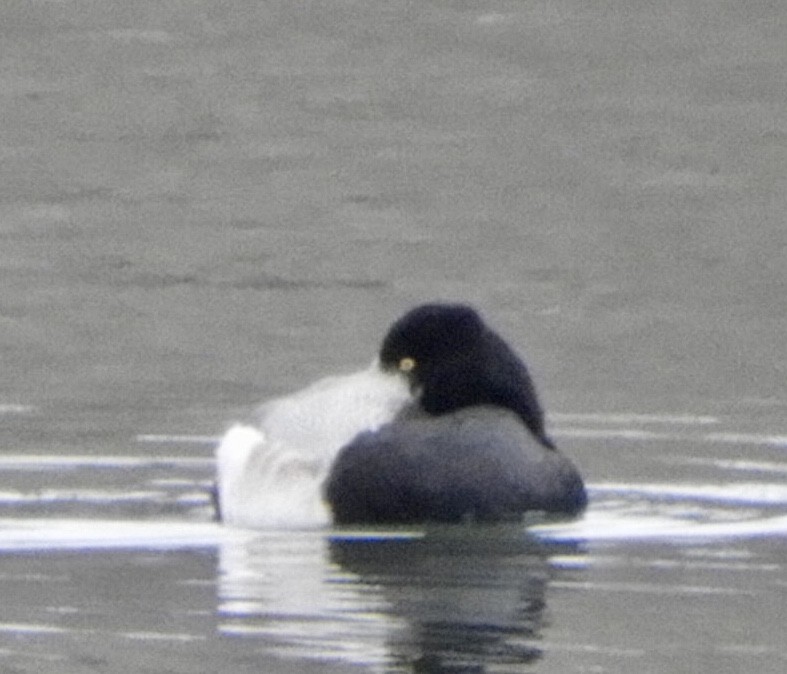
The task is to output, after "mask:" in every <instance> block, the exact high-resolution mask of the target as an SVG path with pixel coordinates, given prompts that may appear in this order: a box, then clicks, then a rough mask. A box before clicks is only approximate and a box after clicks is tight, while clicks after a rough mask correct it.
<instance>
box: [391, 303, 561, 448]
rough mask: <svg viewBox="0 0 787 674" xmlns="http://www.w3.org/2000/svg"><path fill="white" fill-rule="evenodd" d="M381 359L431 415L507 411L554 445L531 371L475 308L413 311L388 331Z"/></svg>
mask: <svg viewBox="0 0 787 674" xmlns="http://www.w3.org/2000/svg"><path fill="white" fill-rule="evenodd" d="M380 361H381V364H382V366H383V367H385V368H387V369H399V370H401V371H403V372H405V373H406V374H407V376H408V377H409V378H410V381H411V383H412V385H413V386H414V388H416V389H418V390H420V393H421V396H420V402H421V406H422V407H423V408H424V410H426V412H428V413H430V414H434V415H439V414H445V413H448V412H452V411H454V410H457V409H461V408H462V407H469V406H471V405H497V406H500V407H506V408H508V409H511V410H513V411H514V412H516V413H517V414H518V415H519V416H520V417H521V419H522V421H524V423H525V425H526V426H527V427H528V428H529V429H530V430H531V431H532V433H533V435H535V436H536V438H538V439H539V441H540V442H541V443H542V444H544V445H545V446H547V447H553V446H554V445H553V444H552V441H551V440H550V439H549V437H548V436H547V435H546V433H545V431H544V414H543V412H542V410H541V406H540V405H539V403H538V397H537V395H536V391H535V387H534V386H533V382H532V380H531V379H530V375H529V373H528V371H527V367H526V366H525V364H524V363H523V362H522V361H521V360H520V358H519V357H518V356H517V355H516V354H515V353H514V351H513V350H512V349H511V347H509V346H508V344H506V342H505V341H503V339H502V338H501V337H500V336H499V335H497V333H495V332H493V331H492V330H490V329H489V328H488V327H487V326H486V325H485V324H484V322H483V320H482V319H481V317H480V316H479V315H478V313H477V312H476V311H475V310H474V309H473V308H472V307H469V306H467V305H464V304H424V305H422V306H419V307H416V308H415V309H412V310H411V311H409V312H408V313H406V314H405V315H404V316H402V317H401V318H400V319H399V320H398V321H396V322H395V323H394V324H393V325H392V326H391V328H390V329H389V331H388V334H387V335H386V336H385V339H384V340H383V344H382V348H381V349H380Z"/></svg>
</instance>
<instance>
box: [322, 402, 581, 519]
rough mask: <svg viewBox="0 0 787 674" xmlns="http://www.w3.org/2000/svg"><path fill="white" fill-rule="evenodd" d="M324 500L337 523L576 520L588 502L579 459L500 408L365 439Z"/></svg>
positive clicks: (338, 464) (339, 467)
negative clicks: (543, 515)
mask: <svg viewBox="0 0 787 674" xmlns="http://www.w3.org/2000/svg"><path fill="white" fill-rule="evenodd" d="M325 495H326V498H327V500H328V503H329V504H330V506H331V509H332V510H333V516H334V520H335V522H336V523H337V524H352V523H367V524H369V523H380V524H383V523H414V522H424V521H435V522H460V521H464V520H478V521H504V520H511V519H516V518H518V517H520V516H521V515H522V514H523V513H525V512H527V511H535V510H542V511H546V512H551V513H565V514H567V515H574V514H577V513H579V512H580V511H581V510H582V509H583V508H584V507H585V505H586V503H587V497H586V494H585V489H584V485H583V482H582V478H581V477H580V475H579V473H578V471H577V470H576V468H575V467H574V465H573V464H572V463H571V461H569V460H568V459H567V458H566V457H565V456H563V454H561V453H560V452H559V451H557V450H555V449H550V448H547V447H545V446H544V445H543V444H542V443H540V442H539V441H538V440H536V438H535V437H534V436H533V434H532V433H531V432H530V431H529V430H528V429H527V428H526V427H525V426H524V424H523V423H522V421H521V419H520V418H519V417H518V416H517V415H516V414H515V413H514V412H512V411H510V410H507V409H503V408H499V407H492V406H473V407H468V408H464V409H461V410H458V411H456V412H453V413H451V414H447V415H442V416H437V417H435V416H429V415H427V414H417V415H414V416H409V417H408V416H406V417H403V418H401V419H397V420H396V421H394V422H392V423H390V424H387V425H386V426H383V427H382V428H381V429H380V430H378V431H376V432H367V433H362V434H360V435H359V436H358V437H356V438H355V439H354V440H353V441H352V442H351V443H350V444H349V445H347V446H346V447H345V448H343V449H342V450H341V452H340V453H339V456H338V457H337V459H336V461H335V462H334V465H333V467H332V469H331V472H330V475H329V477H328V480H327V482H326V488H325Z"/></svg>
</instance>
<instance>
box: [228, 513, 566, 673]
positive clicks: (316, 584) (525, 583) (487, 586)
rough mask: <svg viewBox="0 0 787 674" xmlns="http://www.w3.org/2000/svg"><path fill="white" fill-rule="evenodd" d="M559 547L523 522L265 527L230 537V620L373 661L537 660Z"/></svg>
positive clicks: (312, 653) (316, 649)
mask: <svg viewBox="0 0 787 674" xmlns="http://www.w3.org/2000/svg"><path fill="white" fill-rule="evenodd" d="M554 552H555V548H554V547H547V546H545V545H544V544H542V543H539V542H537V541H534V540H532V539H530V538H529V537H527V536H526V535H525V534H523V532H522V529H521V528H516V529H514V528H489V527H478V528H468V527H449V528H442V529H439V530H436V531H430V532H427V533H426V534H424V533H423V532H421V533H420V534H417V535H416V534H403V535H397V536H391V535H390V534H386V535H380V536H375V537H373V538H372V537H369V536H337V537H333V538H330V539H327V540H326V538H325V537H324V536H323V535H320V534H317V533H310V534H307V533H303V534H295V535H293V534H291V533H289V534H275V535H273V534H265V535H259V536H255V537H253V538H249V539H247V540H242V541H236V542H233V543H228V544H226V545H225V546H224V547H223V548H222V554H221V571H222V573H221V583H220V616H221V620H222V625H221V629H222V631H223V632H224V633H225V634H228V635H245V636H255V637H257V638H260V639H262V640H264V642H265V644H266V650H269V651H273V652H277V653H279V654H288V655H290V656H294V657H299V658H309V659H312V658H319V659H325V658H327V659H331V660H337V659H338V660H341V661H344V662H347V663H353V664H362V665H367V666H369V667H371V668H372V669H374V670H384V671H397V670H398V671H416V672H482V671H485V670H486V669H487V668H488V667H489V666H492V668H494V669H497V668H499V667H500V666H506V665H509V666H510V665H515V664H520V665H521V664H526V663H529V662H533V661H534V660H537V659H539V658H540V657H541V655H542V651H541V649H540V648H539V646H538V642H539V638H540V635H541V630H542V626H543V622H544V609H545V596H546V590H547V586H548V584H549V581H550V579H551V578H552V577H554V575H555V574H556V573H559V570H557V569H556V568H555V566H554V565H553V564H552V563H551V562H550V556H551V555H552V553H554ZM560 552H562V553H565V552H566V548H565V547H563V548H561V550H560Z"/></svg>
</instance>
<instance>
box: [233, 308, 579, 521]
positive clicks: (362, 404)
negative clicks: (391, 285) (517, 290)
mask: <svg viewBox="0 0 787 674" xmlns="http://www.w3.org/2000/svg"><path fill="white" fill-rule="evenodd" d="M217 502H218V507H219V510H220V513H221V518H222V519H223V520H224V521H225V522H227V523H228V524H234V525H239V526H245V527H254V528H260V527H268V526H283V525H284V526H293V525H299V524H312V525H331V524H332V525H336V526H345V525H398V524H424V523H462V522H504V521H515V520H520V519H521V518H522V517H523V516H524V515H525V514H526V513H529V512H532V511H538V512H543V513H547V514H554V515H560V516H571V517H573V516H577V515H579V514H580V513H581V512H582V511H583V510H584V509H585V507H586V505H587V494H586V491H585V486H584V482H583V479H582V477H581V475H580V473H579V471H578V469H577V468H576V466H575V465H574V463H573V462H572V461H571V460H570V459H569V458H568V457H567V456H565V455H564V454H563V453H562V452H560V450H559V449H558V448H557V447H556V445H555V443H554V441H553V440H552V438H551V437H550V436H549V435H548V433H547V431H546V425H545V418H544V412H543V409H542V407H541V405H540V402H539V399H538V395H537V393H536V389H535V385H534V383H533V380H532V378H531V376H530V373H529V371H528V368H527V366H526V365H525V363H524V361H523V360H522V359H521V358H520V357H519V355H518V354H517V353H516V352H515V351H514V349H513V348H512V347H511V346H509V344H508V343H507V342H506V341H505V340H504V339H503V338H502V337H501V336H500V335H498V333H497V332H495V331H494V330H493V329H492V328H490V327H489V326H488V325H487V324H486V323H485V322H484V320H483V319H482V318H481V315H480V314H479V313H478V311H476V310H475V309H474V308H473V307H471V306H470V305H467V304H461V303H443V302H435V303H428V304H422V305H420V306H417V307H415V308H413V309H411V310H410V311H408V312H407V313H405V314H404V315H403V316H402V317H400V318H399V319H398V320H396V321H395V322H394V323H393V324H392V325H391V326H390V328H389V329H388V331H387V332H386V334H385V335H384V338H383V340H382V344H381V346H380V349H379V352H378V355H377V357H376V358H375V359H374V361H373V362H372V364H371V365H370V366H369V367H368V368H366V369H364V370H361V371H359V372H355V373H351V374H348V375H340V376H334V377H329V378H326V379H324V380H321V381H318V382H317V383H315V384H312V385H311V386H309V387H307V388H305V389H303V390H302V391H299V392H297V393H295V394H292V395H290V396H286V397H283V398H279V399H275V400H273V401H269V402H268V403H265V404H264V405H262V406H261V407H260V408H259V409H258V410H257V411H256V413H255V414H254V415H253V418H252V419H250V420H247V421H246V422H243V423H239V424H236V425H234V426H233V427H231V428H230V429H229V430H228V431H227V433H226V434H225V436H224V438H223V439H222V441H221V443H220V445H219V447H218V449H217Z"/></svg>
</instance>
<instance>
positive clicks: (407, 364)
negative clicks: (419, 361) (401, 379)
mask: <svg viewBox="0 0 787 674" xmlns="http://www.w3.org/2000/svg"><path fill="white" fill-rule="evenodd" d="M413 368H415V359H414V358H410V357H405V358H402V360H400V361H399V369H400V370H401V371H402V372H410V371H411V370H412V369H413Z"/></svg>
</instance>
